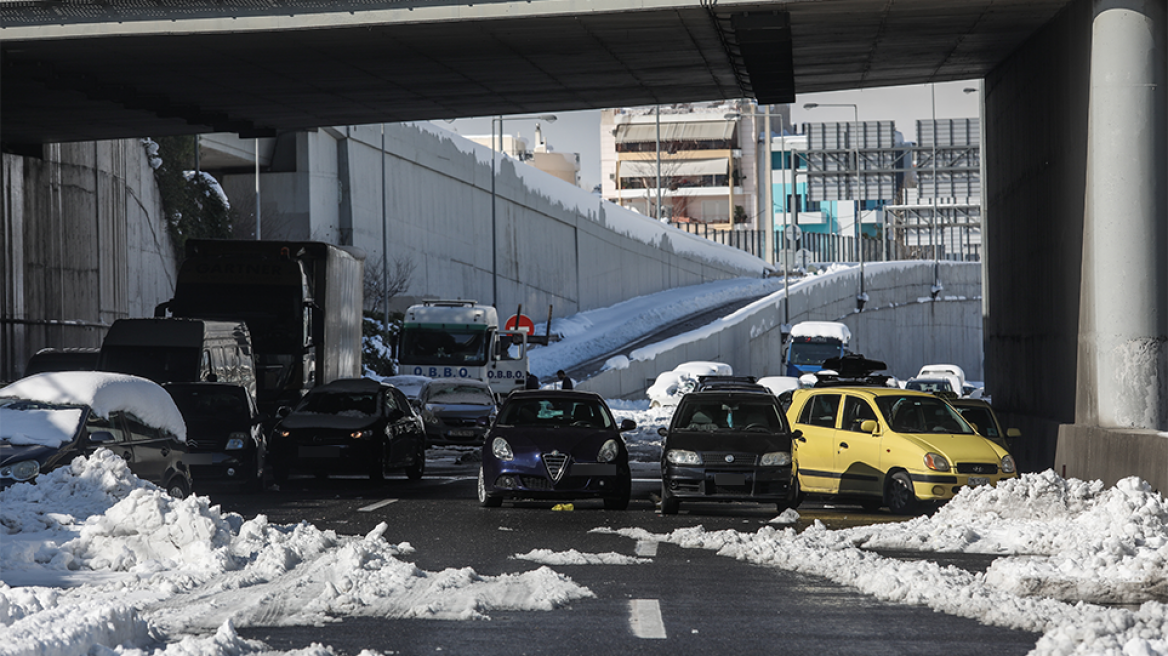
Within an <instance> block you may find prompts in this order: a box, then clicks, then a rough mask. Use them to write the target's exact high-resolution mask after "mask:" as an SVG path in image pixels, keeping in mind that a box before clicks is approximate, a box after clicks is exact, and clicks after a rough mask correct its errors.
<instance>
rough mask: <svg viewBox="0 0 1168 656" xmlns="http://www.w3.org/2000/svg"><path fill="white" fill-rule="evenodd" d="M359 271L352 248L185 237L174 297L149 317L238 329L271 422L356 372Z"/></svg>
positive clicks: (361, 260)
mask: <svg viewBox="0 0 1168 656" xmlns="http://www.w3.org/2000/svg"><path fill="white" fill-rule="evenodd" d="M364 267H365V253H364V252H363V251H361V250H360V249H357V248H352V247H344V246H335V245H332V244H326V243H323V242H314V241H248V240H229V239H188V240H187V242H186V257H185V259H184V260H183V262H182V264H181V266H180V268H179V272H178V280H177V282H176V284H175V290H174V298H172V299H171V300H169V301H167V302H165V303H162V304H160V305H158V307H156V308H155V311H154V314H155V316H156V317H165V316H174V317H184V318H198V319H214V320H220V321H223V320H238V321H243V322H245V323H246V324H247V326H248V329H249V331H250V332H251V339H252V343H253V346H254V352H255V362H256V377H257V381H256V383H257V385H256V387H257V389H256V401H257V404H258V405H259V408H260V410H261V412H263V413H265V414H266V415H268V416H269V417H271V416H273V415H274V414H275V412H276V410H277V409H278V408H279V407H280V406H294V405H296V403H298V402H299V401H300V399H301V398H302V397H303V395H304V394H305V393H306V392H307V391H308V390H309V389H311V388H312V387H314V386H316V385H322V384H324V383H327V382H330V381H333V380H336V379H338V378H355V377H359V376H360V375H361V320H362V316H361V312H362V306H363V301H364V298H363V294H364V291H363V284H364Z"/></svg>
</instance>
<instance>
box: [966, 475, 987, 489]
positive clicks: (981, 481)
mask: <svg viewBox="0 0 1168 656" xmlns="http://www.w3.org/2000/svg"><path fill="white" fill-rule="evenodd" d="M989 484H990V479H988V478H986V477H985V476H970V477H969V482H968V483H966V485H968V486H969V487H977V486H979V485H989Z"/></svg>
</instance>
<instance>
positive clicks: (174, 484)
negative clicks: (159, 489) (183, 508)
mask: <svg viewBox="0 0 1168 656" xmlns="http://www.w3.org/2000/svg"><path fill="white" fill-rule="evenodd" d="M166 493H167V494H169V495H170V496H172V497H174V498H175V499H185V498H187V497H188V496H189V495H190V493H191V485H190V483H188V482H187V479H185V478H183V477H182V476H175V477H174V478H172V479H170V481H169V482H168V483H167V484H166Z"/></svg>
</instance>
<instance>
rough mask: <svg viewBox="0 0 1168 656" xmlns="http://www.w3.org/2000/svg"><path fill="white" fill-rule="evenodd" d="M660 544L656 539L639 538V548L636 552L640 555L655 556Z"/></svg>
mask: <svg viewBox="0 0 1168 656" xmlns="http://www.w3.org/2000/svg"><path fill="white" fill-rule="evenodd" d="M658 544H659V543H658V542H657V541H656V540H638V541H637V548H636V550H635V551H634V553H636V554H637V555H638V556H644V557H646V558H653V557H655V556H656V555H657V545H658Z"/></svg>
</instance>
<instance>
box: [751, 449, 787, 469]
mask: <svg viewBox="0 0 1168 656" xmlns="http://www.w3.org/2000/svg"><path fill="white" fill-rule="evenodd" d="M759 464H760V465H762V466H763V467H786V466H787V465H789V464H791V454H790V453H788V452H787V451H771V452H770V453H764V454H762V460H760V461H759Z"/></svg>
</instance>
